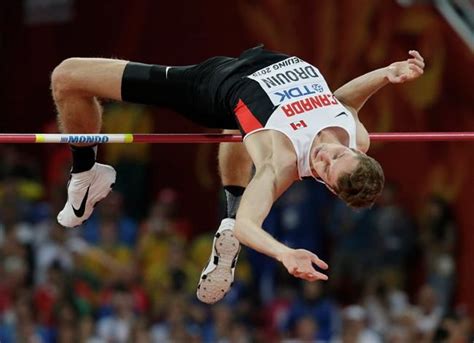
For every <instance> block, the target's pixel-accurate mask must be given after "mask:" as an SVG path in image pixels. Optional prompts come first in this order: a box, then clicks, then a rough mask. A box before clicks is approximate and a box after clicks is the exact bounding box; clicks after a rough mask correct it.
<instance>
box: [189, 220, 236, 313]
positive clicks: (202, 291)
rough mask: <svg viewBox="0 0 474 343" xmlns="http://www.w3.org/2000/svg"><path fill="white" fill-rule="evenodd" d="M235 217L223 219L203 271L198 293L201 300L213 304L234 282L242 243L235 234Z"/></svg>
mask: <svg viewBox="0 0 474 343" xmlns="http://www.w3.org/2000/svg"><path fill="white" fill-rule="evenodd" d="M234 225H235V219H231V218H225V219H223V220H222V222H221V225H220V226H219V229H218V230H217V232H216V234H215V236H214V241H213V243H212V253H211V257H210V258H209V262H208V264H207V266H206V268H204V270H203V271H202V273H201V278H200V280H199V284H198V286H197V292H196V295H197V297H198V299H199V300H201V301H202V302H205V303H207V304H213V303H215V302H217V301H219V300H221V299H222V298H223V297H224V296H225V295H226V294H227V292H228V291H229V290H230V287H231V286H232V283H233V282H234V272H235V265H236V264H237V257H238V256H239V251H240V243H239V241H238V240H237V238H235V236H234Z"/></svg>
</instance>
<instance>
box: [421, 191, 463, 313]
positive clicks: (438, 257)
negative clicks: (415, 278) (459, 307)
mask: <svg viewBox="0 0 474 343" xmlns="http://www.w3.org/2000/svg"><path fill="white" fill-rule="evenodd" d="M456 231H457V228H456V222H455V220H454V215H453V213H452V209H451V207H450V206H449V204H448V203H447V202H446V201H445V200H443V199H442V198H441V197H439V196H435V195H433V196H431V197H430V198H429V199H428V202H427V203H426V207H425V208H424V211H423V216H422V218H421V223H420V232H421V243H422V247H423V251H424V261H425V265H426V268H427V272H428V275H427V278H428V283H429V284H430V285H431V287H433V289H434V290H435V292H436V294H437V296H438V299H439V303H440V305H441V307H442V308H443V310H447V309H448V307H449V306H450V304H451V300H452V294H453V287H454V279H455V271H456V262H455V256H454V254H455V250H456Z"/></svg>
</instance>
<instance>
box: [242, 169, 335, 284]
mask: <svg viewBox="0 0 474 343" xmlns="http://www.w3.org/2000/svg"><path fill="white" fill-rule="evenodd" d="M291 183H293V178H291V177H285V176H282V174H281V173H279V172H277V171H276V170H275V168H274V166H272V164H271V163H266V164H263V165H261V166H260V167H258V168H257V171H256V173H255V176H254V177H253V179H252V181H251V182H250V183H249V185H248V186H247V188H246V190H245V193H244V195H243V197H242V200H241V202H240V206H239V210H238V212H237V220H236V224H235V229H234V230H235V231H234V232H235V235H236V237H237V239H238V240H239V241H240V242H241V243H242V244H245V245H247V246H248V247H250V248H252V249H255V250H257V251H259V252H261V253H263V254H265V255H268V256H270V257H273V258H275V259H277V260H278V261H280V262H282V263H283V264H284V265H285V267H286V268H287V269H288V272H289V273H290V274H292V275H294V276H295V277H299V278H302V279H305V280H308V281H316V280H318V279H320V280H327V276H326V275H324V274H322V273H320V272H318V271H316V270H315V269H314V267H313V263H314V264H316V265H317V266H318V267H320V268H322V269H326V268H327V267H328V266H327V264H326V263H325V262H323V261H322V260H320V259H319V258H318V257H317V256H316V255H315V254H313V253H312V252H310V251H307V250H304V249H291V248H289V247H287V246H285V245H284V244H282V243H280V242H278V241H277V240H276V239H275V238H273V237H272V236H271V235H270V234H268V233H267V232H265V231H264V230H263V229H262V223H263V221H264V219H265V218H266V216H267V215H268V213H269V211H270V209H271V207H272V205H273V203H274V201H275V200H276V199H277V198H278V197H279V196H280V194H281V193H282V192H284V191H285V190H286V189H287V188H288V187H289V186H290V185H291Z"/></svg>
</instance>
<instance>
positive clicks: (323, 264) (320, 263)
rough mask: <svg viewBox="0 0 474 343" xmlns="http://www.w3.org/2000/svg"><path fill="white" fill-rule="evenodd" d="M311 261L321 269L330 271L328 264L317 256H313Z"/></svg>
mask: <svg viewBox="0 0 474 343" xmlns="http://www.w3.org/2000/svg"><path fill="white" fill-rule="evenodd" d="M311 261H312V262H313V263H314V264H315V265H317V266H318V267H319V268H321V269H328V268H329V266H328V264H327V263H326V262H324V261H323V260H321V259H320V258H319V257H318V256H317V255H315V254H312V255H311Z"/></svg>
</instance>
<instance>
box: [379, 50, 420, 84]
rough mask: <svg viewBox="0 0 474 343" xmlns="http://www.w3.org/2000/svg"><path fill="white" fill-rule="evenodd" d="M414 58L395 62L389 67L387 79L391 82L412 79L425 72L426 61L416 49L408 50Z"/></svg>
mask: <svg viewBox="0 0 474 343" xmlns="http://www.w3.org/2000/svg"><path fill="white" fill-rule="evenodd" d="M408 53H409V54H410V55H411V56H412V58H409V59H407V60H406V61H401V62H394V63H392V64H390V65H389V66H388V67H387V79H388V81H390V82H391V83H403V82H407V81H412V80H414V79H416V78H418V77H419V76H421V75H422V74H423V69H424V68H425V62H424V60H423V57H422V56H421V55H420V53H419V52H418V51H416V50H410V51H409V52H408Z"/></svg>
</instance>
